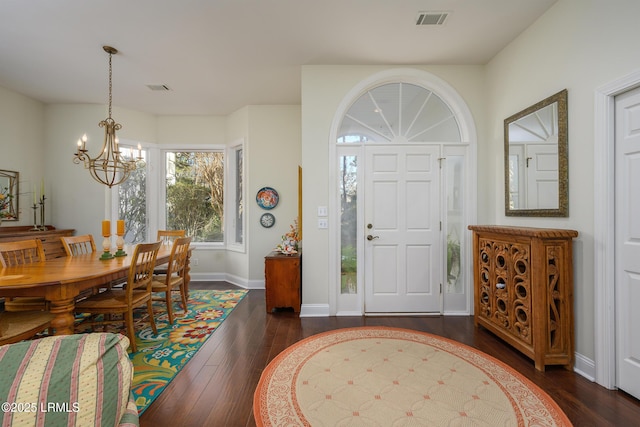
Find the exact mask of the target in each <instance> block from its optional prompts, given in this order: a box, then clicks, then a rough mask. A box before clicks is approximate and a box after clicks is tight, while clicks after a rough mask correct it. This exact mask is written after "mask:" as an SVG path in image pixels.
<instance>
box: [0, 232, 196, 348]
mask: <svg viewBox="0 0 640 427" xmlns="http://www.w3.org/2000/svg"><path fill="white" fill-rule="evenodd" d="M124 250H125V251H126V252H127V255H126V256H123V257H115V258H112V259H108V260H102V259H100V256H101V255H102V252H94V253H91V254H85V255H78V256H73V257H62V258H56V259H52V260H47V261H44V262H40V263H34V264H23V265H16V266H11V267H5V268H0V297H25V296H31V297H44V298H45V299H47V300H48V301H49V303H50V305H49V311H50V312H51V313H52V314H53V315H54V316H55V317H54V319H53V320H52V322H51V326H52V327H53V328H55V334H56V335H69V334H73V333H74V319H75V317H74V308H75V300H76V298H77V297H78V295H80V293H81V292H82V291H84V290H87V289H90V288H96V287H100V286H105V285H108V284H110V283H112V282H114V281H122V280H124V279H126V278H127V275H128V272H129V267H130V266H131V258H132V255H133V250H134V247H133V246H125V248H124ZM170 255H171V245H162V246H161V247H160V250H159V251H158V257H157V260H156V265H161V264H164V263H167V262H168V261H169V257H170ZM185 271H186V273H185V288H186V290H187V292H188V289H189V288H188V284H189V279H190V276H189V258H187V268H186V269H185Z"/></svg>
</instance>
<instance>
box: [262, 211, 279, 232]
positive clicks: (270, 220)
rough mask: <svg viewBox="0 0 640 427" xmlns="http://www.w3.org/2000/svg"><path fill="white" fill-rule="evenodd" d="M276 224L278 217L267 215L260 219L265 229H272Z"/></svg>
mask: <svg viewBox="0 0 640 427" xmlns="http://www.w3.org/2000/svg"><path fill="white" fill-rule="evenodd" d="M275 223H276V217H274V216H273V214H270V213H265V214H262V216H261V217H260V225H262V226H263V227H264V228H271V227H273V224H275Z"/></svg>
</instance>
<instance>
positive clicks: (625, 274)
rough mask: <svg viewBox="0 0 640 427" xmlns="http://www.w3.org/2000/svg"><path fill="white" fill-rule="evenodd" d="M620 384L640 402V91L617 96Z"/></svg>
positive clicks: (617, 268)
mask: <svg viewBox="0 0 640 427" xmlns="http://www.w3.org/2000/svg"><path fill="white" fill-rule="evenodd" d="M615 130H616V142H615V144H616V148H615V150H616V160H615V161H616V168H615V171H616V172H615V173H616V176H615V181H616V184H615V185H616V191H615V196H616V280H615V293H616V310H615V311H616V354H617V361H616V367H617V384H618V387H619V388H620V389H622V390H625V391H626V392H627V393H629V394H631V395H633V396H635V397H636V398H640V332H638V325H640V310H638V307H639V306H640V220H639V218H640V185H639V184H638V183H639V182H640V89H635V90H633V91H630V92H627V93H625V94H623V95H620V96H618V97H616V129H615Z"/></svg>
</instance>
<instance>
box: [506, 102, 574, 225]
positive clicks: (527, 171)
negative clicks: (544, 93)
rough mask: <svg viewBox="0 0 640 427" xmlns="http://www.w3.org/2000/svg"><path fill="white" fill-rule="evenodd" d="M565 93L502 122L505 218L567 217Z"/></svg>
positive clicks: (567, 178)
mask: <svg viewBox="0 0 640 427" xmlns="http://www.w3.org/2000/svg"><path fill="white" fill-rule="evenodd" d="M567 127H568V126H567V90H566V89H564V90H562V91H560V92H558V93H556V94H555V95H552V96H550V97H548V98H546V99H544V100H542V101H540V102H538V103H537V104H535V105H532V106H531V107H529V108H527V109H525V110H522V111H520V112H519V113H517V114H514V115H513V116H511V117H509V118H507V119H505V121H504V179H505V215H507V216H549V217H566V216H569V199H568V186H569V159H568V140H567Z"/></svg>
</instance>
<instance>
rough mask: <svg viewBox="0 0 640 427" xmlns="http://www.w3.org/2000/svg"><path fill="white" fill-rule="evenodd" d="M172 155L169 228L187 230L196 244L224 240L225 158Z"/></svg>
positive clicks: (218, 155)
mask: <svg viewBox="0 0 640 427" xmlns="http://www.w3.org/2000/svg"><path fill="white" fill-rule="evenodd" d="M170 154H171V156H168V163H171V164H170V165H168V166H171V167H168V168H167V169H168V170H172V171H173V174H172V176H171V178H170V179H168V181H167V211H166V212H167V228H168V229H171V230H183V229H184V230H186V234H187V236H193V238H194V239H193V240H194V241H195V242H222V241H223V240H224V234H223V224H224V221H223V220H224V216H223V212H224V206H223V189H224V186H223V183H224V181H223V176H224V174H223V172H224V163H223V155H222V153H219V152H184V153H181V152H177V153H170Z"/></svg>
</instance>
